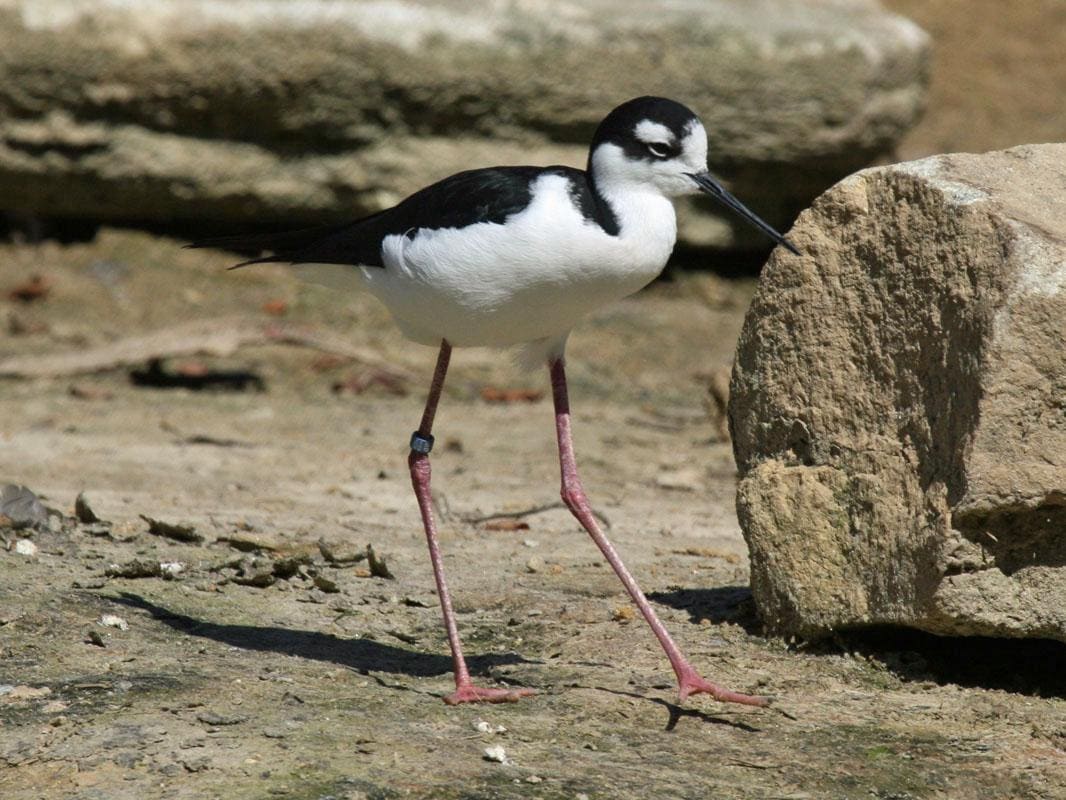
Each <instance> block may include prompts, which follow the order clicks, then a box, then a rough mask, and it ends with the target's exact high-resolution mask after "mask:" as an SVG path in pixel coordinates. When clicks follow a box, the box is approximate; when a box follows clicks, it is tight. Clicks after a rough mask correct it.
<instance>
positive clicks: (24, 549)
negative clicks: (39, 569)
mask: <svg viewBox="0 0 1066 800" xmlns="http://www.w3.org/2000/svg"><path fill="white" fill-rule="evenodd" d="M15 552H16V553H18V554H19V555H20V556H35V555H37V545H35V544H34V543H33V542H31V541H30V540H29V539H19V540H18V541H17V542H15Z"/></svg>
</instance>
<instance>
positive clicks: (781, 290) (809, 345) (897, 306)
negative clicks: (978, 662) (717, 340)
mask: <svg viewBox="0 0 1066 800" xmlns="http://www.w3.org/2000/svg"><path fill="white" fill-rule="evenodd" d="M791 236H792V239H793V241H794V242H795V243H796V244H797V245H798V246H799V248H800V249H801V250H802V251H803V253H804V255H803V257H801V258H797V257H794V256H790V255H788V254H786V253H782V251H780V250H779V251H778V253H777V255H775V256H774V258H773V259H772V260H771V262H770V264H769V265H768V267H767V269H766V271H765V273H764V276H763V280H762V283H761V285H760V287H759V291H758V293H757V295H756V298H755V301H754V302H753V304H752V306H751V309H750V311H749V312H748V315H747V318H746V320H745V324H744V329H743V333H742V334H741V337H740V342H739V345H738V350H737V357H736V364H735V368H734V373H733V380H732V387H731V389H732V397H731V408H730V422H731V427H732V431H733V434H734V448H735V453H736V458H737V463H738V465H739V467H740V471H741V475H742V479H741V481H740V485H739V490H738V495H737V507H738V512H739V515H740V521H741V525H742V527H743V530H744V534H745V536H746V538H747V540H748V544H749V546H750V548H751V562H752V587H753V591H754V593H755V599H756V602H757V604H758V606H759V609H760V612H761V614H762V615H763V617H764V619H765V621H766V622H767V623H768V625H769V626H770V627H771V628H772V629H774V630H777V631H779V632H782V633H796V634H800V635H805V636H818V635H822V634H825V633H827V632H829V631H832V630H833V629H836V628H844V627H859V626H867V625H875V624H898V625H907V626H912V627H915V628H920V629H923V630H926V631H931V632H935V633H941V634H975V635H990V636H1027V637H1049V638H1054V639H1060V640H1066V144H1048V145H1033V146H1026V147H1018V148H1014V149H1012V150H1005V151H1002V152H995V153H987V154H985V155H947V156H937V157H934V158H929V159H925V160H922V161H915V162H911V163H905V164H898V165H895V166H890V167H883V168H876V169H870V170H866V171H863V172H859V173H857V174H855V175H853V176H851V177H849V178H847V179H846V180H844V181H841V182H840V183H839V184H837V185H836V186H834V187H833V188H832V189H830V190H829V191H828V192H826V193H825V194H824V195H823V196H822V197H820V198H819V199H818V200H817V201H816V202H815V203H814V205H813V207H812V208H811V209H809V210H808V211H806V212H804V213H803V214H802V215H801V216H800V219H799V221H798V223H797V225H796V227H795V229H794V230H793V232H792V234H791Z"/></svg>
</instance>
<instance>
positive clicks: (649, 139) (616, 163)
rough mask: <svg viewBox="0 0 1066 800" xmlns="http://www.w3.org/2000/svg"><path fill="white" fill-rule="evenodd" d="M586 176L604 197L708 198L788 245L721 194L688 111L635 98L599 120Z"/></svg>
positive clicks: (698, 125)
mask: <svg viewBox="0 0 1066 800" xmlns="http://www.w3.org/2000/svg"><path fill="white" fill-rule="evenodd" d="M588 172H589V175H591V177H592V181H593V182H594V183H595V185H596V187H597V189H598V190H599V191H600V192H601V193H603V194H604V195H605V196H607V197H610V196H611V195H618V194H624V193H627V192H647V191H655V192H658V193H659V194H662V195H664V196H665V197H681V196H683V195H691V194H709V195H710V196H711V197H713V198H714V199H715V200H717V201H718V202H719V203H720V204H722V205H723V206H725V207H726V208H728V209H729V210H731V211H733V212H734V213H736V214H738V215H739V216H740V217H741V218H743V219H744V220H745V221H746V222H748V223H749V224H751V225H753V226H755V227H756V228H758V229H759V230H760V231H762V232H763V233H764V234H766V235H767V236H769V237H770V238H771V239H773V240H774V241H775V242H777V243H778V244H780V245H783V246H785V247H787V248H788V249H789V250H791V251H792V252H793V253H796V254H797V255H799V251H797V250H796V248H795V247H793V245H792V243H791V242H789V241H788V240H787V239H785V237H784V236H782V235H781V234H780V233H778V232H777V231H775V230H774V229H773V228H772V227H770V226H769V225H768V224H767V223H765V222H764V221H763V220H761V219H760V218H759V217H758V216H756V215H755V213H754V212H752V211H751V210H750V209H748V208H747V207H746V206H745V205H744V204H743V203H741V202H740V201H739V200H737V199H736V198H735V197H733V195H731V194H730V193H729V192H728V191H726V189H725V187H723V186H722V184H720V183H719V182H718V181H717V180H716V179H715V178H714V176H713V175H711V173H710V172H709V171H708V170H707V131H706V130H705V129H704V127H703V123H702V122H700V118H699V117H697V116H696V115H695V114H694V113H693V112H692V111H691V110H690V109H689V108H687V107H686V106H683V105H681V103H678V102H675V101H673V100H668V99H666V98H664V97H638V98H636V99H634V100H630V101H628V102H626V103H623V104H622V105H620V106H618V107H617V108H616V109H614V110H613V111H612V112H611V113H610V114H608V115H607V116H606V117H604V119H603V122H601V123H600V125H599V127H598V128H597V129H596V133H595V135H594V136H593V137H592V145H591V146H590V148H589V164H588Z"/></svg>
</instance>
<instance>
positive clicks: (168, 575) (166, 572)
mask: <svg viewBox="0 0 1066 800" xmlns="http://www.w3.org/2000/svg"><path fill="white" fill-rule="evenodd" d="M184 571H185V565H184V564H182V563H181V562H180V561H163V562H161V563H160V564H159V572H160V573H161V574H162V576H163V578H164V579H166V580H168V581H172V580H175V579H176V578H177V577H178V576H179V575H180V574H181V573H182V572H184Z"/></svg>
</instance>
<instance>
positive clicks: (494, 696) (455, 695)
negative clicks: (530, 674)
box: [444, 683, 536, 706]
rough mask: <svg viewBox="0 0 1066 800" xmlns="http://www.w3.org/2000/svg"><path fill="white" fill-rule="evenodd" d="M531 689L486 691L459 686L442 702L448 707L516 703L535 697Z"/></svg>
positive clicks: (479, 688)
mask: <svg viewBox="0 0 1066 800" xmlns="http://www.w3.org/2000/svg"><path fill="white" fill-rule="evenodd" d="M535 694H536V691H534V690H533V689H521V688H514V689H488V688H484V687H481V686H474V685H473V684H471V683H465V684H461V685H460V686H457V687H456V688H455V691H454V692H452V693H451V694H449V695H445V696H444V702H445V703H447V704H448V705H450V706H457V705H459V704H460V703H517V702H518V701H519V700H521V699H522V698H523V697H530V696H531V695H535Z"/></svg>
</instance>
